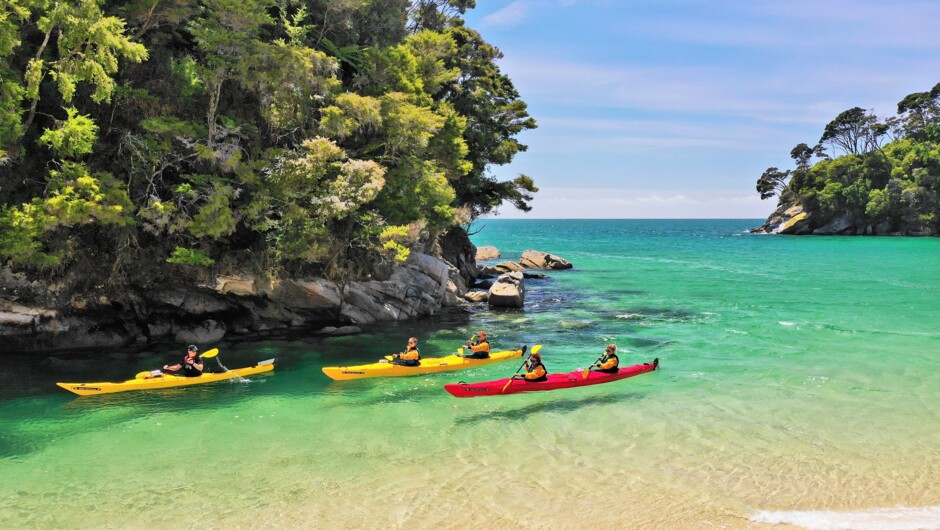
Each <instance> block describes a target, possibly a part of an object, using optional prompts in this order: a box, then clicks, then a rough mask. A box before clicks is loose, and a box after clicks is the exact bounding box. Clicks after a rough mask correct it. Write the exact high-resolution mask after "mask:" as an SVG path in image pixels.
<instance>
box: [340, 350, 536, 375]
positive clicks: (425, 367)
mask: <svg viewBox="0 0 940 530" xmlns="http://www.w3.org/2000/svg"><path fill="white" fill-rule="evenodd" d="M523 352H525V346H523V347H522V349H519V350H506V351H498V352H494V353H491V354H490V356H489V357H488V358H486V359H470V358H467V357H460V356H459V355H448V356H447V357H430V358H426V359H421V364H420V365H418V366H401V365H397V364H392V363H372V364H360V365H358V366H326V367H324V368H323V373H324V374H326V375H327V376H329V377H330V379H334V380H336V381H345V380H347V379H364V378H367V377H402V376H406V375H418V374H431V373H435V372H447V371H450V370H462V369H464V368H473V367H475V366H483V365H484V364H492V363H498V362H500V361H507V360H509V359H514V358H516V357H521V356H522V354H523Z"/></svg>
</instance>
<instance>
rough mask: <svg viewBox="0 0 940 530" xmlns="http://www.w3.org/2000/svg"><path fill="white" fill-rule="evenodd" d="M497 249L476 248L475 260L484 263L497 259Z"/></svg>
mask: <svg viewBox="0 0 940 530" xmlns="http://www.w3.org/2000/svg"><path fill="white" fill-rule="evenodd" d="M499 256H500V254H499V249H498V248H496V247H477V253H476V260H477V261H486V260H491V259H499Z"/></svg>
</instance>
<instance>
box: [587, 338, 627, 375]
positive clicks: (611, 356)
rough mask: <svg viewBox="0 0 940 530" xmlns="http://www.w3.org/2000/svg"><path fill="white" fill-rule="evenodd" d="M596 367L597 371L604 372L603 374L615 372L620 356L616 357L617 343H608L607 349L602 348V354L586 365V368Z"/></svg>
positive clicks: (617, 369) (617, 368)
mask: <svg viewBox="0 0 940 530" xmlns="http://www.w3.org/2000/svg"><path fill="white" fill-rule="evenodd" d="M595 367H596V368H597V371H598V372H604V373H605V374H615V373H617V372H618V371H619V370H620V368H619V367H620V358H619V357H617V345H616V344H608V345H607V349H606V350H604V355H601V357H600V359H598V360H597V361H596V362H595V363H594V364H592V365H591V366H589V367H588V370H593V369H594V368H595Z"/></svg>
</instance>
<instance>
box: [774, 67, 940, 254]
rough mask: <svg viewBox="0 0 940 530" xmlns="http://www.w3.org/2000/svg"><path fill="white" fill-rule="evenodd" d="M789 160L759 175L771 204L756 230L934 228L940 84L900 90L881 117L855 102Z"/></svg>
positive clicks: (933, 231)
mask: <svg viewBox="0 0 940 530" xmlns="http://www.w3.org/2000/svg"><path fill="white" fill-rule="evenodd" d="M790 156H791V158H793V160H794V163H795V167H794V168H793V169H787V170H784V171H781V170H780V169H778V168H776V167H771V168H768V169H767V170H766V171H765V172H764V174H763V175H761V176H760V178H759V179H758V181H757V191H758V192H759V193H760V194H761V198H762V199H769V198H771V197H773V196H775V195H777V194H779V204H778V207H777V210H776V211H775V212H774V213H773V214H772V215H771V216H770V218H768V220H767V222H766V223H765V224H764V226H762V227H761V228H760V229H758V231H764V232H773V233H786V234H810V233H816V234H853V235H862V234H867V235H887V234H898V235H937V234H940V84H937V85H936V86H934V87H933V88H932V89H931V90H929V91H927V92H915V93H913V94H909V95H907V96H906V97H904V98H903V99H902V100H901V101H900V102H899V103H898V107H897V115H896V116H891V117H888V118H886V119H879V118H878V117H877V116H875V115H874V113H873V112H871V111H867V110H865V109H862V108H860V107H854V108H851V109H848V110H846V111H845V112H842V113H841V114H839V115H838V116H836V118H835V119H834V120H832V121H831V122H830V123H829V124H827V125H826V128H825V130H824V131H823V134H822V136H821V137H820V139H819V141H818V142H816V143H815V144H814V145H812V146H810V145H809V144H805V143H801V144H799V145H797V146H796V147H794V148H793V149H792V150H791V151H790Z"/></svg>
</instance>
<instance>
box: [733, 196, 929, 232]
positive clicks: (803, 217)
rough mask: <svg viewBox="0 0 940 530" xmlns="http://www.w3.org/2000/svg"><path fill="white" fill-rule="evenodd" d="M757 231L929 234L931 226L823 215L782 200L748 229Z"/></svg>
mask: <svg viewBox="0 0 940 530" xmlns="http://www.w3.org/2000/svg"><path fill="white" fill-rule="evenodd" d="M751 232H752V233H757V234H790V235H797V236H799V235H807V234H811V235H823V236H861V235H866V236H872V235H875V236H892V235H894V236H931V235H935V234H934V232H933V229H932V228H931V227H930V226H928V225H926V224H924V223H923V222H921V221H920V220H916V221H911V222H909V223H907V222H894V221H890V220H883V221H880V222H872V221H871V220H866V219H861V220H859V219H856V218H855V217H854V216H853V215H852V214H851V213H849V212H842V213H840V214H837V215H828V216H823V215H821V214H820V213H818V212H817V213H813V212H807V211H805V210H804V208H803V206H801V205H799V204H795V205H794V204H790V203H789V202H784V201H781V203H780V205H779V206H778V207H777V209H776V210H775V211H774V212H773V213H772V214H770V217H768V218H767V221H765V222H764V224H763V225H761V226H760V227H758V228H755V229H753V230H751Z"/></svg>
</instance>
